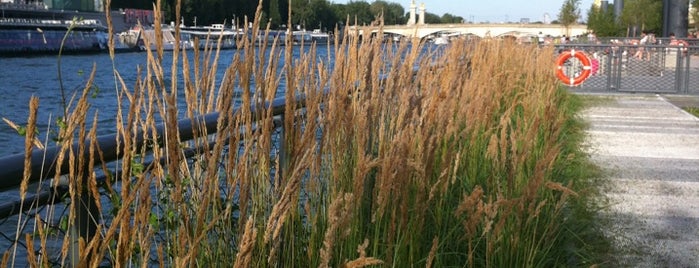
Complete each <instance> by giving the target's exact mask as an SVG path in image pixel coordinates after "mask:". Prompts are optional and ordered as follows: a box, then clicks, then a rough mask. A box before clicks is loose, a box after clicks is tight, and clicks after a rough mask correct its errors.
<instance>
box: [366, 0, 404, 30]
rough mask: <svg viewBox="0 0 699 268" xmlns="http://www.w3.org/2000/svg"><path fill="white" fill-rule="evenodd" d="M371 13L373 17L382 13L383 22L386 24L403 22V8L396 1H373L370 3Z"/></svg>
mask: <svg viewBox="0 0 699 268" xmlns="http://www.w3.org/2000/svg"><path fill="white" fill-rule="evenodd" d="M371 13H372V14H374V16H375V17H378V16H379V15H381V14H383V20H384V23H385V24H388V25H395V24H403V23H404V22H405V16H404V13H405V9H403V6H401V5H400V4H397V3H389V2H386V1H381V0H377V1H374V2H373V3H371Z"/></svg>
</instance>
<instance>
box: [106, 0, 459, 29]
mask: <svg viewBox="0 0 699 268" xmlns="http://www.w3.org/2000/svg"><path fill="white" fill-rule="evenodd" d="M182 1H183V7H182V10H181V14H182V17H183V20H184V22H185V24H186V25H193V24H194V18H195V17H196V23H197V25H210V24H213V23H222V22H226V23H227V24H230V23H231V22H232V21H233V20H238V22H239V23H240V24H242V23H243V22H244V18H245V17H247V18H248V20H249V21H252V18H253V16H254V15H255V10H256V8H257V1H250V0H182ZM176 3H177V0H163V7H164V8H163V18H164V22H165V23H167V22H168V21H174V20H175V9H174V8H171V7H174V6H175V4H176ZM289 5H291V8H292V15H291V21H292V24H293V25H300V27H302V28H306V29H309V30H310V29H317V28H321V29H327V30H332V29H333V28H334V27H335V25H344V24H345V21H346V20H347V19H348V18H349V23H350V24H354V23H355V19H356V23H357V24H359V25H367V24H370V23H371V22H373V21H375V20H376V19H377V18H378V17H379V15H381V14H383V18H384V22H385V23H386V24H388V25H394V24H404V23H405V22H406V21H407V15H406V10H405V9H404V8H403V6H402V5H401V4H400V3H395V2H389V1H385V0H376V1H371V3H369V2H368V1H366V0H360V1H349V3H347V4H335V3H331V2H330V1H328V0H264V1H263V4H262V6H263V16H264V20H263V21H262V22H263V23H262V26H263V27H264V26H266V25H267V24H266V23H267V21H268V20H270V21H271V23H272V25H271V27H272V28H277V27H279V26H281V25H285V24H287V19H288V9H289ZM112 8H115V9H117V8H136V9H147V10H151V9H152V8H153V2H152V1H142V0H113V1H112ZM463 21H464V19H463V18H462V17H459V16H454V15H451V14H448V13H447V14H444V15H443V16H441V17H440V16H438V15H436V14H432V13H427V14H426V15H425V23H431V24H436V23H461V22H463Z"/></svg>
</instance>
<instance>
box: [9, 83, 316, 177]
mask: <svg viewBox="0 0 699 268" xmlns="http://www.w3.org/2000/svg"><path fill="white" fill-rule="evenodd" d="M304 100H305V99H304V98H303V97H300V98H299V100H298V101H297V103H299V104H300V105H302V104H303V101H304ZM285 104H286V101H285V100H284V99H283V98H278V99H275V100H273V101H272V102H271V103H265V104H264V105H263V107H266V108H267V109H272V115H274V116H277V115H281V114H282V113H284V108H285ZM237 111H239V109H237ZM237 111H236V112H237ZM251 111H252V113H253V114H259V113H261V112H262V109H258V108H257V107H256V106H255V105H253V106H252V107H251ZM218 118H219V113H217V112H216V113H210V114H206V115H202V116H197V117H194V118H191V119H190V118H187V119H181V120H179V121H178V123H177V127H178V130H179V136H180V138H181V139H182V140H190V139H192V138H194V133H202V131H204V130H205V131H206V133H216V125H217V121H218ZM195 128H196V131H195ZM156 131H157V135H158V136H159V137H161V136H164V134H165V131H166V130H165V126H164V125H159V126H158V127H157V130H156ZM134 137H135V141H134V143H135V144H136V146H137V149H136V150H140V149H141V148H142V147H143V146H145V145H146V144H147V142H148V141H147V140H145V139H144V138H143V135H140V134H137V135H135V136H134ZM90 143H91V141H90V140H87V141H85V146H86V147H89V146H90ZM120 143H121V144H123V137H121V136H120V135H118V134H110V135H102V136H99V137H97V146H98V147H99V150H100V151H102V153H103V157H104V160H105V161H107V162H111V161H114V160H117V159H119V158H120V157H121V156H122V155H123V154H124V152H123V151H122V150H124V149H125V148H117V144H120ZM78 147H79V144H77V143H75V144H73V146H72V148H78ZM129 149H130V148H129ZM60 152H61V146H52V147H48V148H46V149H44V150H33V151H32V155H31V163H30V165H31V174H30V176H29V178H28V182H29V183H33V182H37V181H39V180H41V179H44V178H51V177H53V176H55V175H56V170H58V167H57V166H56V159H58V156H59V154H60ZM68 153H69V151H68V150H66V151H65V153H64V154H65V155H64V156H66V159H67V156H68ZM74 153H77V152H74ZM24 156H25V155H24V153H19V154H14V155H10V156H5V157H2V158H0V190H7V189H11V188H14V187H18V186H19V185H20V184H21V183H22V180H23V179H24ZM79 157H84V158H88V157H89V152H84V153H83V155H81V156H79ZM68 165H69V163H68V161H64V163H62V166H61V168H60V170H61V174H59V175H64V174H65V173H66V172H67V171H68ZM42 171H43V172H42Z"/></svg>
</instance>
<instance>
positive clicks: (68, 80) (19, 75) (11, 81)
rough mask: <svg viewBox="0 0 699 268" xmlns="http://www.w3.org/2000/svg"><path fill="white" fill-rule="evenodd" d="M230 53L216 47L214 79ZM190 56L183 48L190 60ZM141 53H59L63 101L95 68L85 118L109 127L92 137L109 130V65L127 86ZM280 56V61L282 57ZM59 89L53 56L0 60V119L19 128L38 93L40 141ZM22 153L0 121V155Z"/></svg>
mask: <svg viewBox="0 0 699 268" xmlns="http://www.w3.org/2000/svg"><path fill="white" fill-rule="evenodd" d="M309 48H310V47H308V46H306V47H298V46H297V47H294V56H295V57H298V56H299V54H300V53H302V52H303V51H306V50H308V49H309ZM267 52H269V49H268V50H267ZM170 53H171V52H166V54H165V56H164V57H163V58H164V63H163V66H164V67H165V68H164V69H165V71H166V74H165V75H166V79H168V77H169V76H170V74H169V72H170V66H171V54H170ZM235 53H238V51H237V50H224V51H221V56H220V60H219V66H218V68H217V70H218V76H219V77H221V76H222V75H223V73H224V72H225V70H226V67H227V66H228V65H229V64H230V62H231V61H232V59H233V56H234V54H235ZM191 54H192V53H191V52H189V57H190V58H191V57H192V55H191ZM146 55H147V54H146V53H140V52H132V53H121V54H116V57H115V60H114V62H112V60H111V59H110V57H109V55H108V54H93V55H64V56H62V57H61V58H60V61H61V62H60V66H61V75H62V81H63V88H64V92H66V95H67V98H68V99H70V97H71V96H72V94H73V93H80V92H81V91H82V90H83V88H84V87H85V84H86V81H87V79H88V78H89V76H90V72H91V71H92V68H93V66H94V67H95V68H96V74H95V79H94V84H95V85H96V89H97V91H93V92H94V94H90V95H91V99H90V100H89V102H90V104H91V107H92V108H91V109H92V110H91V112H90V113H88V116H92V115H94V112H95V111H97V112H98V113H99V120H100V121H99V125H105V126H109V125H111V126H112V127H111V128H109V127H103V128H100V129H99V133H98V135H102V134H112V132H113V125H114V122H115V121H114V120H115V115H116V111H117V101H116V100H117V97H116V90H115V88H116V87H115V85H116V83H115V76H114V72H113V69H112V66H114V68H115V69H116V70H117V71H118V72H119V74H120V75H121V76H122V78H123V79H124V80H125V83H126V85H127V87H129V89H132V88H133V85H134V83H135V81H136V76H137V66H141V67H145V65H146ZM316 55H317V57H318V58H319V59H326V60H327V59H328V57H327V55H328V48H327V47H324V46H319V47H318V48H317V52H316ZM281 60H283V55H282V59H281ZM330 60H332V59H330ZM190 62H191V61H190ZM112 63H113V64H112ZM178 77H179V78H180V79H181V77H182V75H181V74H180V75H178ZM60 88H61V87H60V83H59V79H58V57H57V56H37V57H11V58H0V118H7V119H9V120H11V121H13V122H15V123H17V124H18V125H20V126H24V125H26V122H27V118H28V114H29V100H30V98H31V97H32V96H36V97H38V98H39V111H38V125H37V127H38V129H39V131H40V133H39V138H40V139H41V140H42V141H44V140H45V139H46V134H47V130H48V129H56V127H55V122H56V118H57V117H59V116H63V112H62V111H63V98H62V97H61V96H62V94H61V90H60ZM180 88H181V87H180ZM279 90H280V92H283V90H284V89H283V88H280V89H279ZM88 122H91V121H88ZM110 123H111V124H110ZM49 124H51V125H49ZM48 144H49V145H52V144H55V143H52V142H51V141H50V138H49V142H48ZM22 152H24V137H22V136H21V135H19V134H18V133H17V131H15V130H14V129H12V128H11V127H10V126H8V125H7V124H6V123H5V122H0V158H1V157H4V156H8V155H12V154H17V153H22Z"/></svg>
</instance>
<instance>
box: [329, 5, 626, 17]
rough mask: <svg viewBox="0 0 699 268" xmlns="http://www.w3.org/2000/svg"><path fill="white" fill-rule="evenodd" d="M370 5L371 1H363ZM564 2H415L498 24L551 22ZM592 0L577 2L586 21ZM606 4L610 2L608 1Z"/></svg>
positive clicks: (429, 9) (439, 11)
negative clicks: (524, 19) (544, 20)
mask: <svg viewBox="0 0 699 268" xmlns="http://www.w3.org/2000/svg"><path fill="white" fill-rule="evenodd" d="M349 1H350V0H330V2H334V3H338V4H339V3H347V2H349ZM365 1H366V2H369V3H371V2H373V1H372V0H365ZM386 1H387V2H394V3H399V4H401V5H403V7H404V8H405V10H406V12H407V11H408V7H409V6H410V0H386ZM563 1H564V0H415V3H417V5H418V7H419V6H420V3H425V8H426V9H427V12H430V13H435V14H437V15H440V16H441V15H442V14H444V13H450V14H452V15H457V16H461V17H463V18H464V19H466V20H474V21H476V22H483V21H489V22H502V21H506V20H507V21H519V19H520V18H529V19H530V20H531V21H543V18H544V14H545V13H548V14H549V16H550V18H551V20H554V19H556V18H557V17H558V13H559V11H560V10H561V6H562V5H563ZM592 2H593V0H581V1H580V10H581V12H580V13H581V15H582V16H583V18H587V11H588V10H589V9H590V6H591V5H592ZM608 2H609V3H610V4H612V3H614V0H608Z"/></svg>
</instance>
